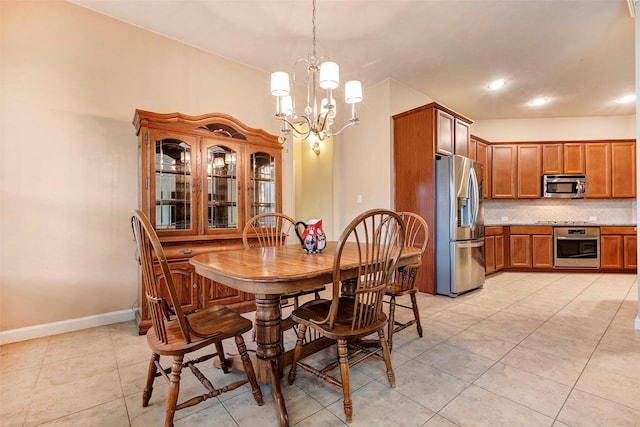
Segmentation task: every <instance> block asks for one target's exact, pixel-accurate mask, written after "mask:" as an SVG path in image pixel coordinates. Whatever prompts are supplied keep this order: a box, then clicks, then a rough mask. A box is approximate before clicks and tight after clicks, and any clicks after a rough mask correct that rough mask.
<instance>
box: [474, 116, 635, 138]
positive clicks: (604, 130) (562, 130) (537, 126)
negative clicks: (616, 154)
mask: <svg viewBox="0 0 640 427" xmlns="http://www.w3.org/2000/svg"><path fill="white" fill-rule="evenodd" d="M471 133H472V134H473V135H476V136H479V137H480V138H484V139H486V140H487V141H491V142H516V141H570V140H589V139H632V138H635V137H636V128H635V116H612V117H564V118H547V119H512V120H478V121H476V122H475V123H473V125H472V126H471Z"/></svg>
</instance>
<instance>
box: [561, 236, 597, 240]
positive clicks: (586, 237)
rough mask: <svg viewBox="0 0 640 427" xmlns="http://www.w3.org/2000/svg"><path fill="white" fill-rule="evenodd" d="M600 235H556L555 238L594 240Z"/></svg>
mask: <svg viewBox="0 0 640 427" xmlns="http://www.w3.org/2000/svg"><path fill="white" fill-rule="evenodd" d="M599 237H600V236H581V237H566V236H556V240H595V239H598V238H599Z"/></svg>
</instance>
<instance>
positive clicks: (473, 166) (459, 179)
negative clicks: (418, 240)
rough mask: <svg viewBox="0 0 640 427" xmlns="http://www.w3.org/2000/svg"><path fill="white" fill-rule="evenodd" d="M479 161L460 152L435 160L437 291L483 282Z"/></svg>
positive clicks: (464, 288) (458, 291) (449, 292)
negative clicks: (456, 154)
mask: <svg viewBox="0 0 640 427" xmlns="http://www.w3.org/2000/svg"><path fill="white" fill-rule="evenodd" d="M483 177H484V174H483V168H482V164H481V163H479V162H476V161H474V160H471V159H469V158H467V157H463V156H446V157H444V156H443V157H440V158H438V159H437V160H436V229H435V239H436V242H435V244H436V292H437V293H438V294H442V295H449V296H451V297H455V296H458V295H460V294H462V293H464V292H468V291H470V290H473V289H477V288H479V287H482V286H483V284H484V268H485V264H484V251H483V248H484V209H483V205H482V188H483V184H484V182H483Z"/></svg>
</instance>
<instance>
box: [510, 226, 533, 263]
mask: <svg viewBox="0 0 640 427" xmlns="http://www.w3.org/2000/svg"><path fill="white" fill-rule="evenodd" d="M509 253H510V255H511V267H512V268H531V265H532V264H531V235H530V234H515V235H514V234H512V235H511V236H509Z"/></svg>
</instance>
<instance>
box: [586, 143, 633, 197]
mask: <svg viewBox="0 0 640 427" xmlns="http://www.w3.org/2000/svg"><path fill="white" fill-rule="evenodd" d="M585 151H586V175H587V197H589V198H635V197H636V173H637V172H636V142H635V141H614V142H590V143H585Z"/></svg>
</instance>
